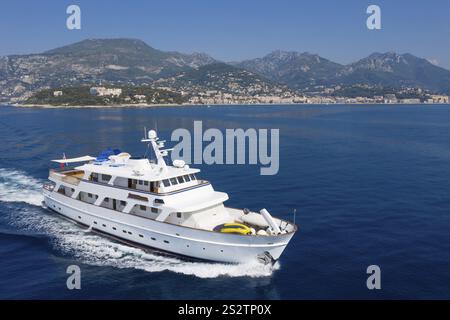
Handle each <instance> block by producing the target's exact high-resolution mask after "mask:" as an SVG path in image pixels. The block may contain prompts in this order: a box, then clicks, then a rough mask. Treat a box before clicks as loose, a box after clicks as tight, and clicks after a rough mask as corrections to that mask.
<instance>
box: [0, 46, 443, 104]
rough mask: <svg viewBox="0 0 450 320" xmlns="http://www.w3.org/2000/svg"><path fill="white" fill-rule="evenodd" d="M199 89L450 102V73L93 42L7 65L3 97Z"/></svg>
mask: <svg viewBox="0 0 450 320" xmlns="http://www.w3.org/2000/svg"><path fill="white" fill-rule="evenodd" d="M155 83H159V84H161V85H166V86H170V87H174V88H180V87H183V88H187V87H189V86H190V85H198V86H200V87H201V88H206V89H208V88H209V89H211V90H221V89H223V88H232V87H233V86H235V85H236V83H237V86H238V87H240V88H241V89H242V88H243V90H245V88H246V87H248V86H251V85H254V84H255V83H257V84H258V86H262V87H264V88H268V89H267V90H268V91H270V90H271V89H273V90H279V88H280V87H283V86H285V87H287V88H289V89H290V90H298V91H301V92H302V91H306V92H308V91H314V88H317V87H318V86H325V87H332V86H338V85H339V86H346V85H370V86H381V87H418V88H423V89H427V90H431V91H433V92H439V93H446V94H450V71H449V70H446V69H444V68H441V67H439V66H436V65H434V64H432V63H430V62H429V61H427V60H426V59H422V58H419V57H416V56H414V55H412V54H408V53H406V54H398V53H394V52H386V53H373V54H371V55H370V56H368V57H366V58H363V59H361V60H359V61H356V62H354V63H350V64H347V65H343V64H339V63H336V62H333V61H330V60H328V59H325V58H323V57H321V56H319V55H317V54H312V53H308V52H303V53H300V52H286V51H280V50H278V51H274V52H272V53H269V54H268V55H266V56H264V57H262V58H256V59H251V60H245V61H242V62H234V63H225V62H221V61H218V60H216V59H214V58H212V57H211V56H209V55H207V54H204V53H193V54H184V53H179V52H168V51H161V50H158V49H155V48H152V47H150V46H149V45H147V44H146V43H145V42H143V41H141V40H136V39H88V40H83V41H80V42H77V43H74V44H71V45H67V46H64V47H60V48H56V49H53V50H49V51H46V52H43V53H39V54H27V55H9V56H4V57H0V96H2V97H20V96H27V95H28V96H29V95H30V94H31V92H34V91H36V90H40V89H45V88H53V87H55V88H56V87H64V86H74V85H83V84H121V85H123V84H126V85H152V84H155Z"/></svg>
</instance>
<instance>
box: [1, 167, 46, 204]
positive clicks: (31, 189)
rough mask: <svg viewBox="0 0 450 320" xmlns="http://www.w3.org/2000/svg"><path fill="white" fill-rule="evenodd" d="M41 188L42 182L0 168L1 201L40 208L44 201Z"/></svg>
mask: <svg viewBox="0 0 450 320" xmlns="http://www.w3.org/2000/svg"><path fill="white" fill-rule="evenodd" d="M41 187H42V181H39V180H37V179H35V178H33V177H30V176H28V175H26V174H25V173H24V172H22V171H17V170H8V169H3V168H0V201H3V202H25V203H28V204H31V205H35V206H40V205H41V203H42V201H43V200H44V197H43V196H42V192H41Z"/></svg>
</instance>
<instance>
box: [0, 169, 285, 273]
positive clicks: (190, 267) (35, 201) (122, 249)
mask: <svg viewBox="0 0 450 320" xmlns="http://www.w3.org/2000/svg"><path fill="white" fill-rule="evenodd" d="M41 185H42V181H39V180H37V179H35V178H32V177H30V176H27V175H26V174H25V173H24V172H21V171H14V170H13V171H11V170H6V169H0V201H3V202H25V203H28V204H30V205H32V206H27V207H25V208H23V209H22V208H21V209H19V210H13V211H12V212H8V214H7V215H8V216H9V219H8V220H9V221H8V222H9V223H10V224H12V225H14V226H16V227H18V228H20V229H25V230H28V231H32V232H39V233H44V234H46V235H48V236H49V237H50V238H51V239H52V244H53V245H54V247H55V248H56V249H59V250H61V251H62V252H63V253H65V254H69V255H71V256H73V257H75V258H76V259H78V260H79V261H80V262H82V263H86V264H90V265H96V266H112V267H116V268H133V269H139V270H144V271H146V272H163V271H171V272H175V273H180V274H185V275H192V276H196V277H199V278H216V277H220V276H225V277H268V276H270V275H272V273H273V271H274V270H277V269H278V268H279V265H278V264H276V265H275V266H270V265H263V264H261V263H258V262H257V261H255V262H254V263H248V264H238V265H230V264H221V263H204V262H187V261H183V260H180V259H178V258H176V257H167V256H162V255H158V254H153V253H151V252H148V251H144V250H142V249H140V248H135V247H131V246H127V245H124V244H121V243H118V242H114V241H111V240H110V239H108V238H106V237H103V236H101V235H97V234H94V233H85V232H84V231H83V229H82V228H80V227H79V226H77V225H75V224H74V223H72V222H70V221H67V220H65V219H62V218H61V217H59V216H57V215H56V214H50V213H46V212H45V211H43V210H42V209H39V210H38V209H37V208H36V207H35V206H41V202H42V200H43V197H42V194H41V191H40V189H41Z"/></svg>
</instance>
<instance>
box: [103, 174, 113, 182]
mask: <svg viewBox="0 0 450 320" xmlns="http://www.w3.org/2000/svg"><path fill="white" fill-rule="evenodd" d="M102 180H103V181H106V182H108V181H109V180H111V176H110V175H109V174H102Z"/></svg>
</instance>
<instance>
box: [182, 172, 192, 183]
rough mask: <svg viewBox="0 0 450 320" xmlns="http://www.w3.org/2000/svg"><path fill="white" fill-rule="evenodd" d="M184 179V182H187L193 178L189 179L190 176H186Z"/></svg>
mask: <svg viewBox="0 0 450 320" xmlns="http://www.w3.org/2000/svg"><path fill="white" fill-rule="evenodd" d="M183 177H184V181H186V182H189V181H191V178H189V175H188V174H187V175H185V176H183Z"/></svg>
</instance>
